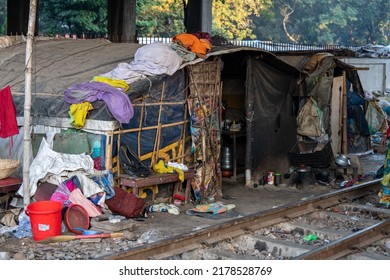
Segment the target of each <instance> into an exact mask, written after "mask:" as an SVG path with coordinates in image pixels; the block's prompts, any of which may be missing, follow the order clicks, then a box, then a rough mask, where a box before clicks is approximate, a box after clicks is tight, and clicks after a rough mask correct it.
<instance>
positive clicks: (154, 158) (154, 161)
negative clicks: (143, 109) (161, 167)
mask: <svg viewBox="0 0 390 280" xmlns="http://www.w3.org/2000/svg"><path fill="white" fill-rule="evenodd" d="M164 92H165V82H164V83H163V84H162V89H161V97H160V108H159V111H158V119H157V129H156V137H155V139H154V148H153V152H155V154H154V156H153V157H152V162H151V165H152V166H153V165H154V164H155V163H156V162H157V158H158V151H159V145H160V137H161V135H160V134H161V110H162V101H163V99H164Z"/></svg>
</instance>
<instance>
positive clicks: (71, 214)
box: [64, 204, 90, 234]
mask: <svg viewBox="0 0 390 280" xmlns="http://www.w3.org/2000/svg"><path fill="white" fill-rule="evenodd" d="M64 222H65V225H66V227H67V228H68V229H69V230H70V231H71V232H73V233H75V234H83V231H82V230H80V228H81V229H84V230H87V229H89V226H90V224H89V215H88V212H87V210H85V208H84V207H83V206H81V205H79V204H72V205H70V206H69V208H68V209H67V210H66V212H65V216H64Z"/></svg>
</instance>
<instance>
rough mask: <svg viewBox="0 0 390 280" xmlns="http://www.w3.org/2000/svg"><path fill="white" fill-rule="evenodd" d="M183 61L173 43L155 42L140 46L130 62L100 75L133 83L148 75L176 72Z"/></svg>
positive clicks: (120, 64)
mask: <svg viewBox="0 0 390 280" xmlns="http://www.w3.org/2000/svg"><path fill="white" fill-rule="evenodd" d="M182 63H183V59H182V58H181V57H180V56H179V55H178V54H177V53H176V52H175V51H174V50H173V49H172V46H171V44H166V43H161V42H155V43H152V44H148V45H146V46H143V47H141V48H139V49H138V50H137V51H136V53H135V55H134V60H133V61H132V62H130V63H125V62H122V63H119V64H118V66H117V67H116V68H115V69H114V70H112V71H110V72H108V73H105V74H102V75H100V76H103V77H108V78H112V79H119V80H124V81H126V83H128V84H131V83H132V82H135V81H137V80H139V79H141V78H145V77H146V76H155V75H161V74H167V75H172V74H174V73H175V72H176V71H177V70H178V69H179V67H180V65H181V64H182Z"/></svg>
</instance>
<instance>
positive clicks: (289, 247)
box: [236, 235, 314, 259]
mask: <svg viewBox="0 0 390 280" xmlns="http://www.w3.org/2000/svg"><path fill="white" fill-rule="evenodd" d="M236 242H237V243H238V244H239V245H240V249H241V250H242V251H247V252H253V251H254V250H258V251H259V252H263V251H266V252H268V253H270V254H271V255H272V256H273V257H275V258H278V259H289V258H293V257H296V256H298V255H301V254H303V253H306V252H308V251H310V250H312V249H313V248H314V247H313V246H310V245H306V244H298V243H294V242H291V241H286V240H279V239H274V238H270V237H266V236H262V235H243V236H239V237H238V238H237V239H236Z"/></svg>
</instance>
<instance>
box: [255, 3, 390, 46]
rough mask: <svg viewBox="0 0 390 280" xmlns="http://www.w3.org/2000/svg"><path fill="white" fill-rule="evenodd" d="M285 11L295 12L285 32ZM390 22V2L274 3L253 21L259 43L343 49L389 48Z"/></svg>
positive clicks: (288, 20)
mask: <svg viewBox="0 0 390 280" xmlns="http://www.w3.org/2000/svg"><path fill="white" fill-rule="evenodd" d="M286 7H289V11H293V12H292V13H291V14H289V16H288V19H287V20H286V29H284V28H283V19H284V18H285V17H284V16H283V11H286ZM284 15H286V13H284ZM389 20H390V1H388V0H373V1H365V0H321V1H320V0H287V1H286V0H273V1H272V7H271V8H270V9H269V10H267V11H266V12H265V13H264V14H262V15H260V16H259V17H252V21H253V22H254V23H255V25H256V28H255V30H254V31H253V33H254V34H256V35H257V38H258V39H259V40H273V41H279V42H286V41H291V38H294V39H295V40H296V41H297V42H299V43H304V44H340V45H365V44H368V43H371V44H384V45H387V44H389V34H390V27H389ZM288 35H291V37H288Z"/></svg>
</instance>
